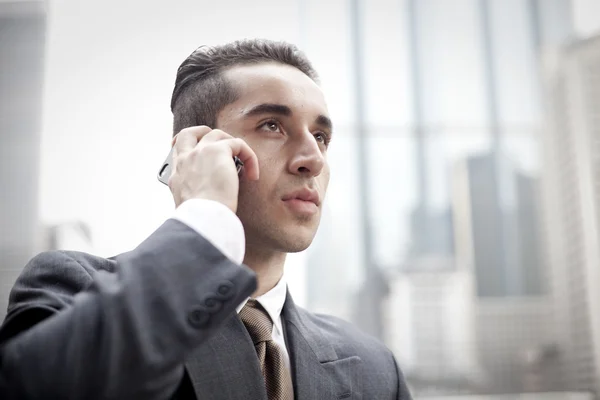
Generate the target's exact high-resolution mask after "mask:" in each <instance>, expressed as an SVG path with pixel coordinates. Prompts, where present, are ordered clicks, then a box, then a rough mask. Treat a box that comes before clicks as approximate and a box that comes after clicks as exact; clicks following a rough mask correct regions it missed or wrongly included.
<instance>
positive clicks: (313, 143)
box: [290, 132, 325, 177]
mask: <svg viewBox="0 0 600 400" xmlns="http://www.w3.org/2000/svg"><path fill="white" fill-rule="evenodd" d="M293 154H294V155H293V157H292V161H291V162H290V172H291V173H292V174H295V175H303V176H306V177H314V176H318V175H319V174H320V173H321V171H323V167H324V166H325V156H324V155H323V149H322V146H320V145H319V143H318V142H317V140H316V139H315V137H314V135H313V134H312V133H310V132H306V133H304V134H303V135H302V136H301V137H300V138H299V139H298V140H297V141H296V146H295V149H294V153H293Z"/></svg>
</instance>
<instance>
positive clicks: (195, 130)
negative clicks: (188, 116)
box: [173, 125, 212, 153]
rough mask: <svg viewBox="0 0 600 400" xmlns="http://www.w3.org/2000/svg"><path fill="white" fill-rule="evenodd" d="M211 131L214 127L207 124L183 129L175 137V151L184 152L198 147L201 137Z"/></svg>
mask: <svg viewBox="0 0 600 400" xmlns="http://www.w3.org/2000/svg"><path fill="white" fill-rule="evenodd" d="M211 131H212V129H211V128H210V127H208V126H205V125H201V126H192V127H190V128H185V129H182V130H181V132H179V133H178V134H177V135H175V137H174V138H173V147H174V149H175V152H177V153H183V152H186V151H190V150H192V149H193V148H194V147H196V145H197V144H198V142H199V141H200V139H202V138H203V137H204V136H205V135H206V134H208V133H209V132H211Z"/></svg>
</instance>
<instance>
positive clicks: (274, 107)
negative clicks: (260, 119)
mask: <svg viewBox="0 0 600 400" xmlns="http://www.w3.org/2000/svg"><path fill="white" fill-rule="evenodd" d="M244 114H245V115H246V116H247V117H252V116H256V115H260V114H279V115H283V116H286V117H289V116H291V115H292V109H291V108H289V107H288V106H284V105H283V104H273V103H263V104H259V105H257V106H254V107H252V108H251V109H250V110H248V111H246V112H245V113H244Z"/></svg>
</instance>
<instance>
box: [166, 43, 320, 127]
mask: <svg viewBox="0 0 600 400" xmlns="http://www.w3.org/2000/svg"><path fill="white" fill-rule="evenodd" d="M260 62H278V63H281V64H287V65H291V66H293V67H296V68H298V69H299V70H300V71H302V72H303V73H304V74H306V75H307V76H308V77H309V78H311V79H312V80H313V81H315V82H317V81H318V77H317V73H316V71H315V70H314V69H313V67H312V65H311V63H310V61H309V60H308V59H307V58H306V56H305V55H304V54H303V53H302V52H301V51H300V50H298V48H297V47H296V46H294V45H293V44H289V43H285V42H275V41H271V40H263V39H251V40H240V41H235V42H232V43H228V44H225V45H220V46H214V47H207V46H202V47H199V48H198V49H196V50H195V51H194V52H193V53H192V54H190V56H189V57H188V58H186V59H185V61H184V62H183V63H182V64H181V65H180V66H179V69H178V70H177V78H176V79H175V88H174V89H173V95H172V97H171V111H172V112H173V134H174V135H175V134H177V133H178V132H179V131H181V130H182V129H184V128H187V127H190V126H196V125H207V126H210V127H214V126H215V123H216V119H217V115H218V113H219V112H220V111H221V109H222V108H223V107H225V106H226V105H227V104H231V103H233V102H234V101H235V100H236V98H237V92H236V90H235V88H234V87H233V86H232V85H231V84H230V83H229V82H227V80H226V79H225V78H224V77H223V75H222V71H223V70H224V69H225V68H227V67H231V66H234V65H245V64H256V63H260Z"/></svg>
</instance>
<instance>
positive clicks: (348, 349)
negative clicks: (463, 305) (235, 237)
mask: <svg viewBox="0 0 600 400" xmlns="http://www.w3.org/2000/svg"><path fill="white" fill-rule="evenodd" d="M255 289H256V278H255V275H254V273H253V272H252V271H251V270H250V269H248V268H247V267H245V266H239V265H236V264H234V263H232V262H231V261H229V260H228V259H227V258H226V257H225V256H224V255H223V254H222V253H221V252H219V251H218V250H217V249H216V248H215V247H214V246H212V245H211V244H210V243H209V242H208V241H206V240H205V239H204V238H203V237H202V236H200V235H198V234H197V233H196V232H195V231H193V230H192V229H190V228H189V227H187V226H186V225H184V224H182V223H180V222H178V221H175V220H169V221H167V222H166V223H165V224H163V226H161V227H160V228H159V229H158V230H157V231H156V232H155V233H154V234H153V235H151V236H150V237H149V238H148V239H147V240H146V241H144V242H143V243H142V244H141V245H140V246H138V247H137V248H136V249H135V250H133V251H131V252H128V253H124V254H121V255H119V256H117V257H114V258H112V259H104V258H100V257H95V256H91V255H88V254H84V253H77V252H47V253H42V254H41V255H39V256H37V257H36V258H34V259H33V260H32V261H31V262H30V263H29V264H28V265H27V266H26V267H25V269H24V270H23V272H22V274H21V276H20V277H19V279H18V280H17V282H16V283H15V286H14V288H13V290H12V292H11V295H10V303H9V307H8V314H7V317H6V319H5V321H4V323H3V325H2V327H1V328H0V398H3V399H5V398H19V399H52V398H57V399H58V398H60V399H86V400H89V399H109V398H110V399H136V398H140V399H169V398H179V399H182V398H189V397H192V398H193V397H194V396H193V393H195V395H196V396H195V397H197V398H198V399H214V400H242V399H244V400H255V399H256V400H263V399H264V400H266V399H267V397H266V392H265V388H264V383H263V379H262V376H261V372H260V367H259V364H258V359H257V357H256V352H255V350H254V346H253V344H252V341H251V340H250V337H249V335H248V333H247V331H246V329H245V328H244V325H243V324H242V322H241V321H240V319H239V318H238V316H237V313H236V312H235V307H236V306H237V305H238V304H239V303H241V301H243V300H244V299H245V298H246V297H248V296H249V295H250V294H251V293H252V292H253V291H254V290H255ZM282 318H283V321H284V330H285V334H286V343H287V346H288V352H289V354H290V361H291V366H292V376H293V380H294V391H295V398H296V400H309V399H311V400H313V399H319V400H320V399H396V400H397V399H402V400H404V399H409V398H410V394H409V392H408V390H407V388H406V385H405V382H404V378H403V376H402V374H401V372H400V370H399V368H398V366H397V365H396V362H395V359H394V357H393V355H392V354H391V352H390V351H389V350H388V349H387V348H385V346H383V345H382V344H380V343H379V342H377V341H376V340H374V339H372V338H370V337H368V336H366V335H364V334H362V333H360V332H359V331H357V330H356V329H355V328H354V327H352V326H351V325H350V324H348V323H346V322H343V321H341V320H339V319H336V318H333V317H326V316H317V315H314V314H311V313H309V312H307V311H305V310H303V309H301V308H300V307H297V306H296V305H295V304H294V302H293V300H292V298H291V297H290V296H289V294H288V297H287V299H286V303H285V305H284V309H283V311H282Z"/></svg>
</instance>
